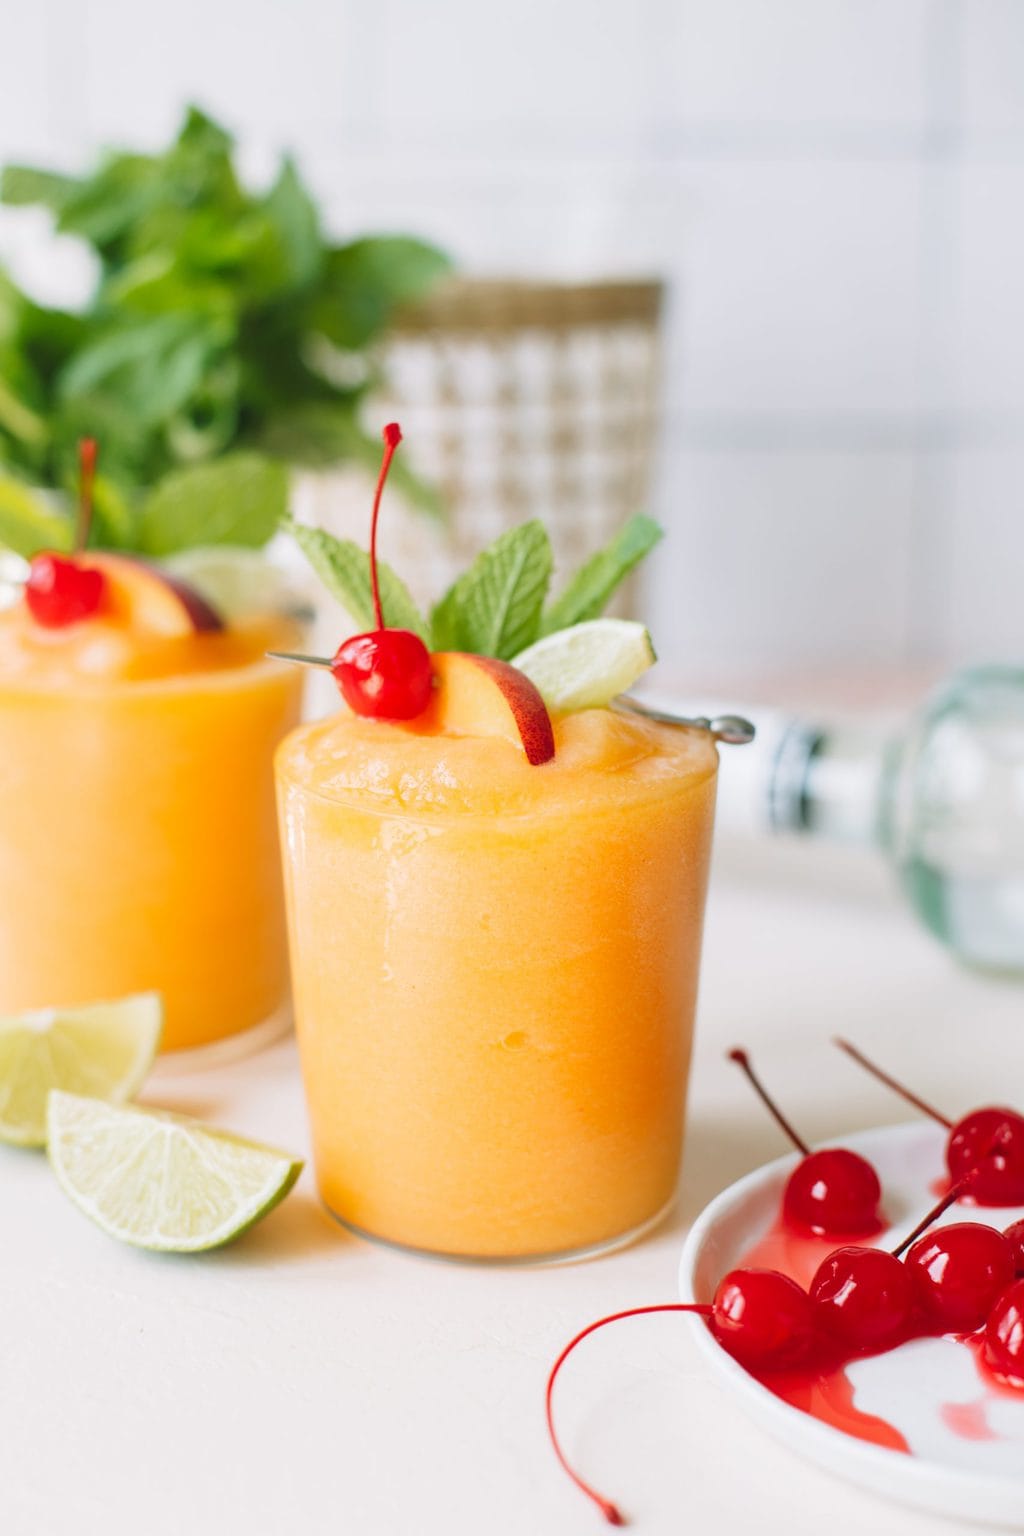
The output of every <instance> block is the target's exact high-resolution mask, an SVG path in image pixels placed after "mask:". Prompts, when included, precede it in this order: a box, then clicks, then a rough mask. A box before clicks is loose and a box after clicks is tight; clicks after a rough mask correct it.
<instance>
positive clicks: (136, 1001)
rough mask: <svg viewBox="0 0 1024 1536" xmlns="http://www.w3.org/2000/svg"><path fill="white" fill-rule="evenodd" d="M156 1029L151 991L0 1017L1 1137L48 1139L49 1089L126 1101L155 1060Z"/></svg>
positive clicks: (159, 1011)
mask: <svg viewBox="0 0 1024 1536" xmlns="http://www.w3.org/2000/svg"><path fill="white" fill-rule="evenodd" d="M162 1027H163V1005H162V1003H161V1001H160V999H159V997H158V996H157V994H156V993H155V992H144V993H141V994H140V995H139V996H137V997H125V998H121V999H120V1001H118V1002H114V1003H90V1004H89V1005H88V1006H87V1007H84V1008H45V1009H37V1010H35V1011H34V1012H31V1013H19V1014H14V1015H12V1016H10V1017H8V1018H0V1141H9V1142H14V1143H15V1145H17V1146H21V1147H42V1146H45V1145H46V1100H47V1096H48V1094H49V1092H50V1090H51V1088H66V1089H68V1090H69V1091H70V1092H72V1093H88V1094H90V1095H91V1096H92V1097H93V1098H99V1099H115V1100H118V1101H119V1102H120V1101H122V1100H124V1099H130V1098H131V1097H132V1095H133V1094H134V1093H135V1092H136V1090H137V1089H138V1087H139V1085H140V1084H141V1082H142V1080H143V1078H144V1077H145V1075H146V1073H147V1072H148V1071H149V1069H150V1067H151V1066H152V1064H153V1057H154V1056H155V1055H156V1051H157V1046H158V1045H159V1044H160V1031H161V1029H162Z"/></svg>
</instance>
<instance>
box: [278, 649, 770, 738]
mask: <svg viewBox="0 0 1024 1536" xmlns="http://www.w3.org/2000/svg"><path fill="white" fill-rule="evenodd" d="M267 655H268V656H269V657H271V658H272V660H274V661H292V662H295V663H296V664H297V665H298V666H301V667H327V668H328V669H330V667H331V666H332V665H333V663H332V662H331V658H330V657H329V656H302V655H300V654H299V653H298V652H297V651H268V652H267ZM611 707H612V708H613V709H617V710H619V711H620V712H621V713H622V714H627V715H642V716H643V717H644V719H645V720H658V721H660V722H661V723H662V724H663V725H680V726H684V727H685V728H686V729H688V730H691V731H709V732H710V733H711V735H712V737H713V738H714V740H715V741H722V742H725V743H726V744H727V745H729V746H734V747H742V746H746V744H747V742H749V741H753V739H754V727H753V725H751V723H750V721H749V720H744V719H743V716H742V715H715V717H714V719H712V720H709V719H708V718H707V716H706V715H694V716H690V715H677V714H673V713H672V712H671V711H670V710H667V709H655V708H654V706H653V705H650V704H643V703H641V702H640V700H639V699H634V698H631V697H630V696H629V694H628V693H624V694H621V695H620V696H619V698H617V699H614V700H613V701H612V706H611Z"/></svg>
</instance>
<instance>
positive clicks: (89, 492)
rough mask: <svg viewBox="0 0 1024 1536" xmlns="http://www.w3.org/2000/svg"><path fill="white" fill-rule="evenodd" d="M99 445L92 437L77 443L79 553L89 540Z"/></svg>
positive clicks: (77, 541)
mask: <svg viewBox="0 0 1024 1536" xmlns="http://www.w3.org/2000/svg"><path fill="white" fill-rule="evenodd" d="M98 454H99V445H98V444H97V442H96V439H95V438H94V437H83V438H80V439H79V443H78V528H77V531H76V534H75V553H76V554H79V555H80V554H81V553H82V552H83V550H84V549H85V546H86V544H88V542H89V529H90V528H91V527H92V503H93V486H94V484H95V480H96V459H97V456H98Z"/></svg>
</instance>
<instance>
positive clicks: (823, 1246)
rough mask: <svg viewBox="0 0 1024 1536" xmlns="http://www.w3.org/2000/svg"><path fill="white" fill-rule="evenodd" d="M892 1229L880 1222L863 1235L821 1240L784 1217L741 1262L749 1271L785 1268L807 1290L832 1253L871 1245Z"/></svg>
mask: <svg viewBox="0 0 1024 1536" xmlns="http://www.w3.org/2000/svg"><path fill="white" fill-rule="evenodd" d="M888 1230H889V1229H888V1227H887V1226H885V1225H884V1224H883V1223H882V1222H879V1224H878V1227H877V1228H876V1230H875V1231H874V1232H869V1233H867V1234H864V1233H863V1232H862V1233H861V1234H860V1235H859V1236H858V1237H818V1236H817V1234H816V1233H814V1232H810V1231H807V1232H799V1231H797V1230H795V1229H794V1228H793V1227H790V1226H787V1225H786V1223H785V1222H784V1221H783V1219H782V1216H781V1214H780V1215H779V1216H777V1217H776V1219H775V1224H774V1226H771V1227H769V1229H768V1231H767V1232H766V1233H765V1234H764V1236H763V1237H762V1238H759V1239H758V1241H757V1242H756V1243H754V1245H753V1247H751V1248H748V1249H747V1251H746V1252H745V1253H744V1255H743V1257H742V1258H741V1259H739V1260H738V1261H737V1262H738V1263H739V1264H742V1265H743V1267H744V1268H749V1269H781V1271H782V1273H783V1274H784V1275H789V1277H790V1278H791V1279H792V1280H796V1281H797V1282H798V1283H799V1284H800V1285H802V1286H803V1287H804V1289H805V1290H806V1288H807V1287H808V1286H809V1285H810V1283H811V1281H812V1280H813V1279H814V1276H815V1272H816V1271H817V1269H818V1266H819V1264H820V1263H821V1261H822V1259H827V1258H828V1256H829V1254H830V1253H834V1252H835V1251H836V1249H837V1248H845V1247H846V1246H847V1245H848V1244H857V1245H858V1246H859V1245H861V1244H865V1245H870V1244H871V1243H872V1241H873V1240H874V1239H877V1238H879V1237H881V1236H882V1234H883V1233H884V1232H887V1231H888Z"/></svg>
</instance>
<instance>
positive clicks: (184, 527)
mask: <svg viewBox="0 0 1024 1536" xmlns="http://www.w3.org/2000/svg"><path fill="white" fill-rule="evenodd" d="M287 505H288V472H287V470H286V469H285V467H284V465H283V464H277V463H275V462H274V461H273V460H272V459H264V458H262V457H261V456H260V455H259V454H257V453H235V454H231V455H229V456H228V457H227V458H223V459H218V460H217V462H216V463H213V464H198V465H196V466H195V467H194V468H192V469H181V470H177V471H175V472H174V473H173V474H170V475H167V476H166V477H165V478H164V479H163V480H162V481H161V482H160V484H159V485H158V486H157V488H156V490H155V491H152V492H151V493H150V495H149V496H148V497H147V498H146V500H145V502H144V503H143V507H142V515H141V518H140V522H139V531H138V538H139V548H140V549H141V550H142V552H143V553H144V554H147V555H171V554H174V553H175V551H176V550H179V549H189V548H191V547H192V546H193V545H195V544H244V545H247V546H249V547H250V548H257V549H258V548H259V547H260V546H261V545H263V544H265V543H266V542H267V540H268V539H269V538H270V537H271V535H272V534H273V533H274V532H275V531H276V529H277V525H278V523H279V522H280V520H281V518H282V517H283V515H284V513H285V510H286V508H287Z"/></svg>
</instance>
